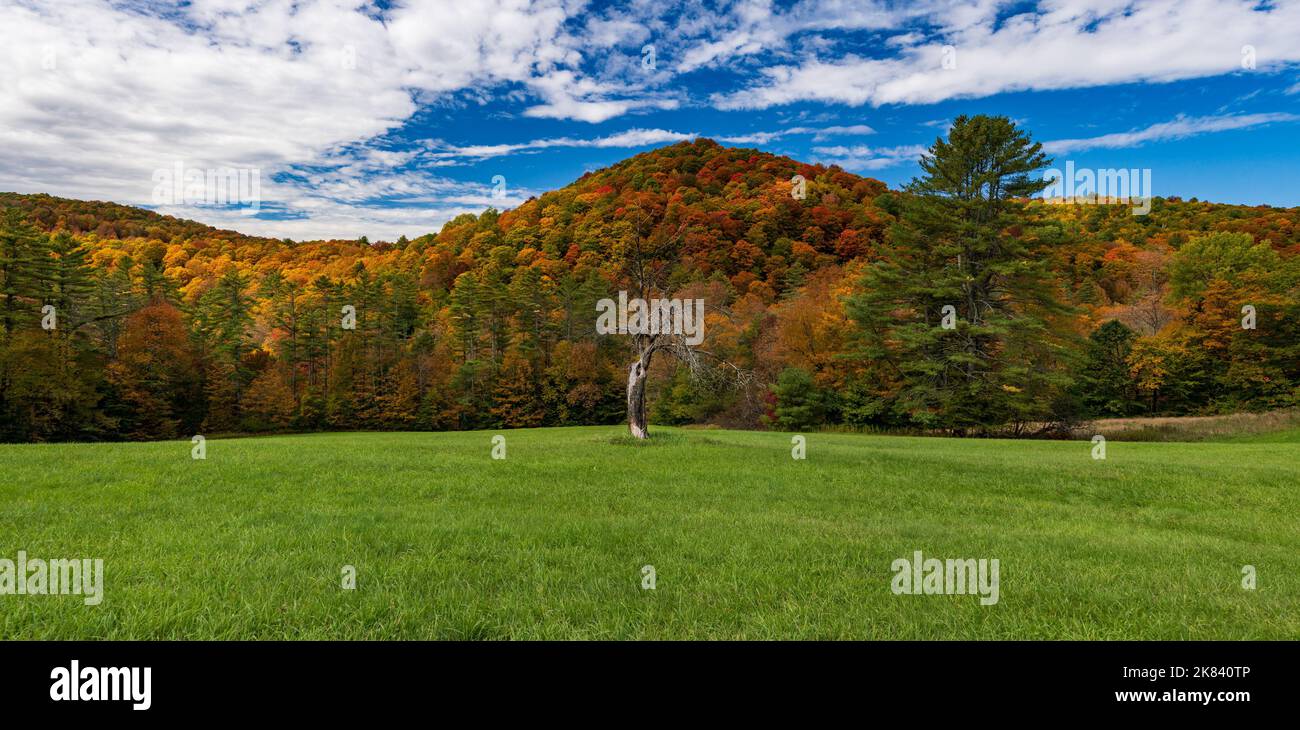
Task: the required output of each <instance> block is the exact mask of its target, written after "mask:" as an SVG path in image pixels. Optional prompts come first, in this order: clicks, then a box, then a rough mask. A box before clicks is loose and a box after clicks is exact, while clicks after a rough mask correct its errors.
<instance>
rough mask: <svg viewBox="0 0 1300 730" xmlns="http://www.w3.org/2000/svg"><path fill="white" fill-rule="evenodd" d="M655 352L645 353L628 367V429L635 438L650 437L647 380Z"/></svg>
mask: <svg viewBox="0 0 1300 730" xmlns="http://www.w3.org/2000/svg"><path fill="white" fill-rule="evenodd" d="M653 354H654V351H653V350H652V351H649V352H645V353H643V354H642V355H641V356H640V357H638V358H637V359H636V360H635V361H633V363H632V365H631V366H630V367H629V368H628V369H627V429H628V431H630V432H631V433H632V437H633V438H638V439H646V438H650V431H649V429H647V428H646V413H645V382H646V377H647V376H648V375H649V374H650V358H651V356H653Z"/></svg>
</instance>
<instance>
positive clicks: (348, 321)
mask: <svg viewBox="0 0 1300 730" xmlns="http://www.w3.org/2000/svg"><path fill="white" fill-rule="evenodd" d="M1048 163H1049V161H1048V160H1047V159H1046V158H1045V157H1044V156H1043V155H1042V152H1041V148H1039V147H1038V146H1037V145H1036V144H1035V143H1034V142H1033V141H1032V139H1031V138H1030V137H1029V135H1028V134H1027V133H1026V132H1024V130H1021V129H1019V128H1017V127H1016V126H1015V125H1014V124H1013V123H1011V122H1010V121H1008V120H1006V119H1003V118H997V117H974V118H970V119H967V118H962V119H959V120H958V122H957V123H955V124H954V126H953V128H952V129H951V130H950V131H949V134H948V135H947V136H946V138H940V139H936V141H935V144H934V145H933V146H932V147H931V148H930V150H929V152H928V153H927V154H926V155H925V156H924V157H923V158H922V161H921V166H922V173H923V174H922V176H921V177H919V178H918V179H917V180H915V181H913V183H912V184H911V185H909V186H907V187H906V188H905V189H903V190H899V191H890V190H888V189H886V187H885V186H884V185H883V184H882V183H880V182H879V181H876V180H871V179H869V178H862V177H859V176H856V175H852V174H850V173H847V172H845V171H843V170H841V169H839V168H836V167H822V166H813V165H805V164H802V163H798V162H795V161H793V160H789V159H788V158H783V157H777V156H774V155H769V154H765V153H761V152H758V151H756V150H746V149H736V148H725V147H721V146H719V145H717V144H716V143H713V142H711V141H709V140H696V141H694V142H688V143H681V144H677V145H673V146H671V147H666V148H663V149H660V150H655V151H652V152H649V153H645V154H642V155H638V156H636V157H633V158H630V159H629V160H625V161H623V162H621V163H618V164H616V165H614V166H612V167H610V168H607V169H605V170H602V171H599V172H596V173H591V174H588V175H586V176H584V177H583V178H582V179H580V180H578V181H577V182H575V183H573V184H572V185H570V186H567V187H565V188H562V189H560V190H557V191H552V192H549V193H546V194H544V195H542V196H540V197H538V198H536V199H533V200H530V201H528V202H527V203H525V204H524V205H522V206H520V207H519V208H517V209H515V210H511V211H506V212H498V211H495V210H488V211H485V212H484V213H482V214H480V215H465V216H461V217H459V218H457V219H455V220H453V221H451V222H449V223H448V224H447V225H445V226H444V227H443V228H442V229H441V230H440V231H439V232H437V233H436V234H428V235H425V236H421V237H419V238H416V239H413V240H407V239H405V238H402V239H399V240H398V241H395V242H377V243H371V242H369V241H367V240H364V239H362V240H357V241H308V242H295V241H288V240H277V239H269V238H258V237H250V236H242V235H240V234H236V233H232V232H228V231H216V230H214V229H211V228H207V227H205V226H201V225H199V224H195V223H193V222H189V221H179V220H176V219H172V218H166V217H163V216H156V215H154V214H151V213H148V212H147V211H140V210H138V209H133V208H128V207H124V206H116V205H111V204H103V203H89V202H84V201H69V200H63V199H59V198H51V197H49V196H19V195H14V194H0V208H3V210H2V211H0V213H2V215H0V285H2V286H3V302H0V304H2V306H3V313H2V315H0V316H2V319H3V322H2V325H3V327H2V329H3V331H2V332H0V337H2V338H3V340H2V341H0V438H2V439H4V440H7V441H46V440H97V439H120V438H130V439H154V438H174V437H183V436H187V435H190V434H195V433H222V432H268V431H287V430H319V429H431V430H441V429H474V428H498V427H528V426H553V425H576V424H600V423H616V422H618V421H620V420H621V419H623V418H624V416H625V412H626V410H627V407H628V399H627V392H626V391H627V386H628V365H629V363H632V362H633V361H634V360H636V359H638V357H639V356H638V349H637V348H638V343H637V342H636V341H635V340H634V338H628V337H619V336H608V335H601V334H599V333H597V332H596V331H595V326H594V325H595V320H596V311H595V303H596V302H597V301H598V300H599V299H601V298H604V297H608V296H611V295H612V294H614V293H615V292H617V291H620V290H623V291H636V290H637V288H638V283H640V284H642V285H643V284H644V280H639V279H638V278H637V276H638V272H640V274H641V275H642V276H644V273H645V271H646V270H647V268H646V267H647V266H649V267H652V268H653V271H654V277H655V279H654V281H655V290H656V291H660V292H663V293H665V294H672V295H677V296H682V297H692V298H701V299H704V300H705V301H706V302H708V303H709V308H708V311H709V313H708V315H707V316H706V318H705V326H706V342H705V349H707V350H708V353H709V354H710V356H711V357H710V358H709V359H708V360H707V361H703V362H692V363H691V365H692V366H691V367H686V366H684V365H683V360H682V359H681V358H668V359H658V360H654V361H653V362H652V363H651V362H650V361H649V359H648V358H647V359H646V362H647V368H648V378H647V380H646V383H645V392H646V401H647V404H648V414H649V418H650V420H651V421H652V422H658V423H669V424H680V423H692V422H706V421H707V422H715V423H721V424H724V425H729V426H738V427H765V426H766V427H779V428H787V429H804V428H812V427H816V426H818V425H823V424H849V425H854V426H871V427H880V428H909V429H926V430H936V431H943V432H948V433H958V434H968V433H979V432H981V431H985V430H988V429H994V428H996V429H1005V428H1007V427H1008V426H1010V427H1012V428H1013V429H1018V430H1023V431H1025V432H1032V431H1035V430H1041V429H1043V428H1044V427H1046V426H1049V425H1052V424H1068V423H1071V422H1075V421H1079V420H1083V419H1089V418H1097V417H1108V416H1132V415H1142V414H1162V415H1163V414H1195V413H1217V412H1226V411H1236V410H1259V409H1266V408H1277V407H1287V406H1293V405H1296V404H1297V402H1298V401H1300V349H1298V348H1300V326H1298V325H1297V321H1298V318H1300V264H1298V262H1300V257H1297V253H1300V233H1297V230H1298V229H1297V226H1300V211H1297V209H1280V208H1267V207H1258V208H1250V207H1245V206H1226V205H1216V204H1210V203H1203V202H1201V201H1197V200H1190V201H1183V200H1178V199H1168V198H1158V199H1156V200H1155V201H1154V204H1153V206H1152V210H1151V213H1150V214H1149V215H1146V216H1133V215H1130V214H1129V209H1128V207H1127V206H1123V205H1049V204H1045V203H1044V202H1042V201H1041V200H1037V199H1034V198H1033V196H1034V195H1035V193H1036V192H1037V191H1038V190H1041V188H1042V185H1043V183H1042V180H1041V177H1040V176H1038V173H1039V172H1040V171H1041V169H1042V168H1043V167H1045V166H1046V165H1047V164H1048ZM796 175H799V176H802V177H803V178H804V179H805V180H806V181H807V182H806V196H803V197H801V196H800V195H798V194H797V193H798V192H799V191H798V190H797V188H796V187H795V186H794V185H793V184H792V182H791V181H792V179H793V178H794V176H796ZM634 263H635V264H636V266H633V264H634ZM642 345H644V343H642ZM688 360H689V358H688ZM737 372H743V373H744V374H745V377H744V378H736V377H733V376H734V374H735V373H737Z"/></svg>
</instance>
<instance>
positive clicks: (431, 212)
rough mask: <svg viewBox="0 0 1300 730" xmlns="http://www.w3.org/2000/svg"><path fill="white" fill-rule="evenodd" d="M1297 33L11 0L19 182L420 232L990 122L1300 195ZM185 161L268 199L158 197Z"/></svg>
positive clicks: (1189, 16)
mask: <svg viewBox="0 0 1300 730" xmlns="http://www.w3.org/2000/svg"><path fill="white" fill-rule="evenodd" d="M1296 38H1300V2H1295V1H1293V2H1265V3H1255V2H1228V1H1226V0H1187V1H1186V2H1179V3H1172V2H1164V1H1157V0H1136V1H1121V0H1090V1H1089V2H1077V1H1075V0H1055V1H1054V2H1043V3H1013V2H1005V3H1004V2H996V0H984V1H977V2H963V3H949V2H943V1H941V0H922V1H921V2H915V3H887V2H880V3H877V2H869V1H861V2H841V1H837V0H802V1H799V2H765V1H761V0H747V1H743V2H674V1H670V0H653V1H650V0H633V1H632V2H582V1H580V0H539V1H538V2H525V1H524V0H476V1H475V2H441V1H436V2H408V3H380V4H368V3H357V2H349V1H347V0H319V1H315V0H299V1H298V2H289V0H283V1H282V0H258V1H253V0H194V1H193V2H189V3H185V4H182V5H180V6H177V5H175V4H173V3H165V4H164V3H159V4H156V5H155V4H151V3H147V2H125V3H124V2H116V3H109V2H105V1H103V0H60V1H59V2H50V1H45V0H42V1H40V2H36V1H31V0H5V2H2V3H0V41H3V43H0V48H2V49H4V50H0V62H4V63H5V65H4V66H3V72H2V75H0V143H3V145H4V147H5V148H6V154H5V155H4V156H0V190H16V191H19V192H48V193H51V194H56V195H67V196H70V197H78V198H87V199H107V200H114V201H118V202H123V203H129V204H137V205H144V206H146V207H152V208H155V209H158V210H160V211H162V212H166V213H171V214H174V215H180V216H183V217H189V218H194V219H196V220H200V221H204V222H207V223H211V224H214V225H220V226H223V227H229V228H234V229H236V230H240V231H245V232H249V233H260V234H265V235H275V236H288V237H293V238H299V239H303V238H320V237H340V238H353V237H356V236H360V235H368V236H369V237H370V238H371V239H373V240H378V239H392V238H396V236H398V235H402V234H405V235H408V236H416V235H420V234H422V233H426V232H429V231H434V230H437V228H438V227H440V226H441V224H442V223H443V222H445V221H446V220H448V219H450V218H451V217H454V216H455V215H457V214H459V213H463V212H467V211H478V210H482V209H483V208H484V207H486V206H488V205H493V206H495V207H498V208H507V207H512V206H513V205H517V204H518V203H519V202H520V201H522V200H524V199H526V198H527V197H528V196H529V195H532V194H536V193H539V192H541V191H544V190H548V189H552V188H556V187H560V186H563V185H565V184H568V183H569V182H571V181H573V180H574V179H576V178H577V177H579V176H580V175H582V174H583V173H584V172H586V171H589V170H594V169H598V168H600V167H603V166H606V165H608V164H610V163H613V162H616V161H618V160H621V159H624V158H626V157H628V156H630V155H632V154H635V153H638V152H642V151H645V150H648V149H652V148H654V147H658V146H662V145H665V144H670V143H671V142H673V141H676V140H680V139H688V138H691V137H693V136H696V135H700V136H707V137H710V138H713V139H716V140H718V141H720V142H722V143H723V144H730V145H735V146H745V147H756V148H758V149H761V150H765V151H769V152H774V153H778V154H784V155H789V156H791V157H793V158H796V159H799V160H805V161H809V162H822V163H826V164H839V165H841V166H842V167H844V168H845V169H848V170H850V171H853V172H857V173H861V174H864V175H870V176H872V177H876V178H879V179H881V180H884V181H885V182H886V183H888V184H890V185H891V186H897V185H900V184H902V183H905V182H906V181H907V180H908V179H910V178H911V177H912V176H913V175H915V174H916V172H917V167H916V164H915V159H916V156H917V154H918V153H919V151H920V150H921V149H922V148H924V147H925V146H927V145H929V144H930V143H931V142H933V140H934V138H935V137H936V136H937V135H941V134H943V132H944V130H945V128H946V122H947V121H948V120H950V119H952V118H953V117H955V116H957V115H958V114H975V113H989V114H1004V115H1007V116H1010V117H1012V118H1013V119H1015V120H1017V121H1018V122H1019V123H1021V124H1022V125H1023V126H1025V127H1026V128H1027V129H1028V130H1029V131H1030V132H1031V133H1032V134H1033V135H1034V137H1035V138H1036V139H1038V140H1039V141H1042V142H1044V144H1045V145H1046V146H1047V148H1048V150H1049V151H1050V152H1051V153H1052V154H1053V156H1054V157H1055V158H1056V159H1057V163H1058V164H1057V166H1058V167H1060V166H1063V163H1064V162H1065V161H1066V160H1071V161H1073V162H1074V163H1075V165H1076V166H1077V167H1090V168H1112V167H1116V168H1149V169H1150V170H1151V171H1152V182H1153V188H1154V189H1153V192H1154V193H1155V194H1156V195H1180V196H1183V197H1193V196H1196V197H1200V198H1202V199H1207V200H1214V201H1221V202H1233V203H1249V204H1261V203H1263V204H1271V205H1289V206H1290V205H1300V173H1297V172H1296V170H1297V169H1300V145H1297V144H1296V142H1297V140H1300V73H1298V70H1300V44H1297V43H1296ZM177 164H180V165H181V166H182V168H183V169H184V170H185V171H196V170H197V171H200V172H203V171H211V170H219V169H225V168H238V169H245V170H254V171H256V172H257V175H258V179H259V181H260V184H259V186H258V188H257V190H256V191H245V193H246V195H245V197H249V196H251V195H252V194H253V193H254V192H255V196H256V205H249V204H248V201H246V200H236V201H233V203H232V204H226V205H220V204H217V205H213V204H210V203H211V201H204V200H201V199H199V200H196V199H195V198H196V197H198V196H195V195H187V196H182V197H181V199H176V200H170V199H160V198H159V197H158V189H159V177H158V175H159V174H160V171H165V172H164V173H163V174H166V171H171V170H173V169H174V167H175V165H177ZM496 176H500V179H503V180H504V185H503V186H502V185H496V184H494V178H496ZM218 202H221V201H218Z"/></svg>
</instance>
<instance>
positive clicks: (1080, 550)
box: [0, 427, 1300, 639]
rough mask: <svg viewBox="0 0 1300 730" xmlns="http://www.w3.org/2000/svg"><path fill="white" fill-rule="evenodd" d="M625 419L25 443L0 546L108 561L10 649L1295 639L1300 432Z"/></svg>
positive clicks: (0, 480) (0, 522) (24, 629)
mask: <svg viewBox="0 0 1300 730" xmlns="http://www.w3.org/2000/svg"><path fill="white" fill-rule="evenodd" d="M623 432H624V430H623V429H622V428H621V427H585V428H559V429H536V430H521V431H502V432H499V433H502V434H503V435H505V437H506V448H507V458H505V459H504V460H493V459H492V458H491V457H490V452H491V449H492V443H491V438H492V435H493V432H460V433H337V434H312V435H300V436H277V437H266V438H240V439H223V440H219V439H210V440H209V441H208V442H207V458H206V459H205V460H202V461H196V460H193V459H191V458H190V449H191V445H190V443H189V442H188V441H172V442H155V443H129V444H127V443H118V444H48V445H47V444H35V445H26V444H24V445H0V558H8V559H10V560H14V559H15V558H16V555H17V552H18V551H19V550H25V551H26V552H27V554H28V556H29V558H33V557H38V558H62V557H67V558H73V557H77V558H83V557H84V558H103V560H104V569H105V578H104V599H103V602H102V603H101V604H100V605H98V606H93V607H91V606H84V605H83V604H82V601H81V598H80V597H78V596H15V595H3V596H0V638H3V639H83V638H90V639H397V638H409V639H706V638H707V639H776V638H781V639H785V638H798V639H848V638H856V639H1295V638H1297V637H1300V611H1297V610H1296V609H1297V606H1300V529H1298V527H1300V439H1289V440H1288V439H1279V438H1268V439H1263V440H1259V441H1254V442H1252V441H1250V440H1243V441H1238V442H1231V443H1214V442H1200V443H1127V442H1112V443H1110V444H1109V445H1108V453H1107V459H1106V460H1104V461H1099V460H1094V459H1092V458H1091V450H1092V445H1091V444H1090V443H1088V442H1086V441H1083V442H1053V441H1003V440H953V439H940V438H908V437H891V436H869V435H857V434H809V435H808V436H807V459H806V460H802V461H797V460H794V459H792V458H791V444H790V439H791V436H790V434H781V433H761V432H737V431H722V430H694V429H666V428H659V429H654V433H655V435H656V438H655V439H654V440H653V441H652V442H651V443H649V444H634V443H632V442H630V441H629V440H628V439H627V438H626V437H623V436H622V435H621V434H623ZM915 550H922V551H923V552H924V554H925V556H926V557H938V558H997V559H999V560H1000V563H1001V586H1000V600H999V602H998V603H997V604H996V605H993V606H981V605H980V604H979V600H978V596H971V595H962V596H912V595H902V596H899V595H894V594H893V593H892V592H891V590H890V581H891V578H892V577H893V573H892V572H891V570H890V564H891V562H892V561H893V560H894V559H896V558H900V557H907V558H910V557H911V555H912V553H913V551H915ZM647 564H649V565H653V566H654V567H655V571H656V574H657V584H656V588H655V590H643V589H642V587H641V578H642V574H641V568H642V566H644V565H647ZM344 565H352V566H355V568H356V589H355V590H343V589H342V588H341V572H342V568H343V566H344ZM1244 565H1253V566H1255V567H1256V569H1257V571H1258V588H1257V589H1256V590H1253V591H1251V590H1244V589H1243V588H1242V585H1241V569H1242V566H1244Z"/></svg>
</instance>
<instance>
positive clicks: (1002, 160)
mask: <svg viewBox="0 0 1300 730" xmlns="http://www.w3.org/2000/svg"><path fill="white" fill-rule="evenodd" d="M1048 163H1049V160H1048V159H1047V158H1046V157H1045V156H1044V155H1043V153H1042V151H1041V145H1040V144H1038V143H1036V142H1033V141H1032V140H1031V139H1030V138H1029V136H1028V135H1027V134H1025V133H1024V132H1023V131H1021V130H1020V129H1018V128H1017V127H1016V125H1015V124H1014V123H1012V122H1011V121H1010V120H1009V119H1007V118H1005V117H988V116H982V115H981V116H976V117H966V116H961V117H958V118H957V119H956V120H955V121H954V123H953V125H952V128H951V129H950V131H949V135H948V139H946V140H945V139H937V140H936V141H935V143H934V144H933V145H932V146H931V147H930V149H929V151H928V152H927V153H926V154H924V155H923V156H922V158H921V161H920V164H921V169H922V170H923V171H924V173H925V174H924V175H923V176H922V177H920V178H917V179H915V180H913V181H912V182H911V183H910V184H909V185H908V186H907V188H906V194H905V195H903V196H900V197H899V198H898V199H896V200H895V201H884V202H886V203H887V207H889V205H892V206H893V207H895V208H897V209H898V212H899V220H898V222H897V223H896V224H895V225H894V227H893V228H892V230H891V236H890V245H889V246H888V249H887V250H886V251H885V252H884V254H883V256H882V258H881V259H880V260H879V261H877V262H875V263H874V264H872V266H871V267H870V268H869V269H868V270H867V273H866V275H865V278H864V280H863V281H862V283H861V284H862V290H863V293H862V294H860V295H858V296H855V297H853V298H852V299H851V300H850V301H849V303H848V310H847V311H848V313H849V314H850V316H851V317H853V319H854V320H856V322H857V324H858V332H857V335H858V341H859V345H860V350H859V353H858V354H859V355H860V356H862V357H865V358H866V359H869V360H874V361H882V362H885V363H887V364H888V365H889V366H890V367H891V368H893V369H894V370H895V371H896V372H897V382H898V384H899V386H898V388H897V389H896V390H895V391H894V392H892V393H882V394H881V397H883V398H886V399H887V400H888V401H889V406H890V407H891V408H892V410H893V411H894V412H895V413H896V414H898V415H900V416H902V417H903V418H904V419H905V420H907V421H910V422H912V423H915V424H918V425H922V426H926V427H942V428H953V429H958V430H964V429H966V428H969V427H973V426H979V425H987V424H1002V423H1006V422H1009V421H1025V420H1033V419H1045V418H1048V417H1050V415H1051V408H1050V404H1051V403H1052V402H1053V399H1054V398H1055V396H1056V395H1057V394H1058V393H1059V392H1060V390H1061V388H1062V387H1063V386H1064V385H1065V384H1066V382H1067V379H1066V378H1065V376H1064V375H1063V373H1062V365H1061V363H1060V362H1059V357H1060V355H1061V352H1062V351H1061V350H1060V349H1059V348H1058V347H1057V345H1058V344H1059V340H1060V338H1061V337H1064V336H1065V335H1064V334H1063V333H1062V332H1060V331H1058V328H1055V327H1053V323H1052V321H1051V320H1052V319H1053V318H1054V317H1055V316H1056V315H1059V314H1063V313H1064V312H1065V310H1064V307H1063V306H1062V305H1061V304H1059V303H1058V301H1057V299H1056V293H1055V291H1054V288H1053V285H1052V282H1051V275H1050V271H1049V269H1048V265H1047V264H1048V262H1047V260H1046V258H1045V257H1044V256H1043V255H1042V254H1043V253H1044V250H1045V248H1046V245H1047V243H1048V241H1049V240H1050V238H1051V236H1050V230H1049V229H1047V228H1044V227H1037V226H1036V224H1037V221H1036V220H1035V218H1034V216H1033V214H1031V213H1030V211H1029V210H1028V208H1027V206H1026V203H1025V200H1026V199H1027V198H1028V197H1030V196H1032V195H1033V194H1034V193H1037V192H1039V191H1041V190H1042V189H1043V188H1044V187H1045V186H1046V185H1047V183H1046V182H1045V181H1043V180H1041V179H1039V178H1036V177H1035V176H1034V173H1035V171H1038V170H1040V169H1042V168H1044V167H1045V166H1046V165H1047V164H1048Z"/></svg>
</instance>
